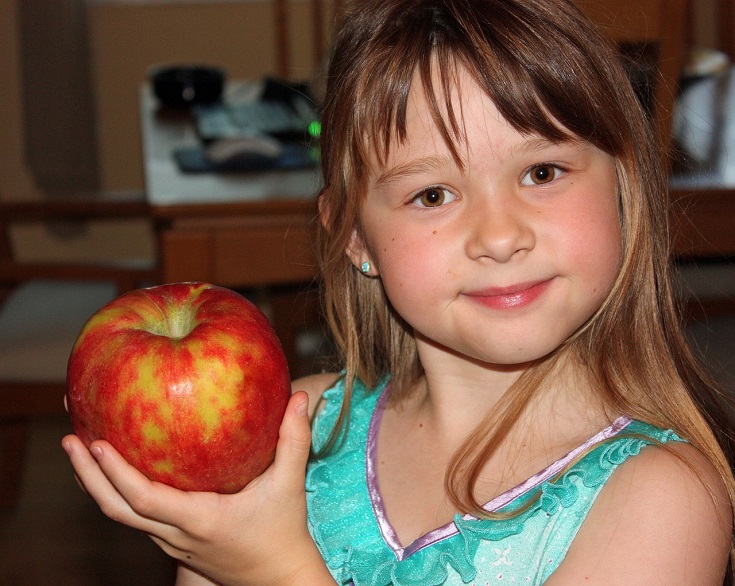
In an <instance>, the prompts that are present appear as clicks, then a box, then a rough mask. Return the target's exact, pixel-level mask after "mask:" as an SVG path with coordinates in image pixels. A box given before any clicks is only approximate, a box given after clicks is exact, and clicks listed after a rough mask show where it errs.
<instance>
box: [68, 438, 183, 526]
mask: <svg viewBox="0 0 735 586" xmlns="http://www.w3.org/2000/svg"><path fill="white" fill-rule="evenodd" d="M62 446H63V447H64V450H65V451H66V452H67V454H68V455H69V458H70V460H71V463H72V466H74V471H75V472H76V476H77V478H78V480H79V482H80V484H81V485H82V488H83V490H85V491H86V492H87V493H88V494H89V495H90V496H91V497H92V498H93V499H94V500H95V501H96V502H97V504H98V505H99V507H100V509H101V510H102V512H103V513H104V514H105V515H107V516H108V517H110V518H111V519H113V520H115V521H118V522H120V523H123V524H125V525H128V526H130V527H134V528H136V529H140V530H142V531H145V532H146V533H155V534H161V532H162V531H164V532H165V529H166V526H167V520H163V519H162V518H161V517H165V515H163V514H161V511H160V510H159V509H160V508H163V509H164V510H165V509H166V507H160V505H159V503H166V498H161V497H157V496H156V492H157V490H158V489H159V488H160V487H162V486H163V485H157V484H156V483H152V482H151V481H150V480H148V479H147V478H146V477H145V476H144V475H143V474H141V473H140V472H138V471H137V470H136V469H135V468H133V467H132V466H130V465H129V464H128V463H127V462H125V460H124V459H123V458H122V457H121V456H120V454H119V453H118V452H117V451H116V450H115V449H114V448H113V447H112V446H111V445H110V444H109V443H107V442H102V441H98V442H94V443H93V444H92V445H91V446H90V449H87V448H86V446H85V445H84V444H83V443H82V442H81V440H80V439H79V438H78V437H76V436H74V435H70V436H66V437H65V438H64V439H63V440H62ZM164 488H169V487H164ZM171 490H172V491H173V490H174V489H171ZM177 492H178V491H177ZM154 504H155V505H154Z"/></svg>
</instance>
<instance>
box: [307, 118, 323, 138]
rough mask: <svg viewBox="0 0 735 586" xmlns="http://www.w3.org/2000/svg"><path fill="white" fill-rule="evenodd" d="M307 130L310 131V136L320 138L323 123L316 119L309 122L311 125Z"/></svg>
mask: <svg viewBox="0 0 735 586" xmlns="http://www.w3.org/2000/svg"><path fill="white" fill-rule="evenodd" d="M307 132H308V133H309V136H310V137H311V138H319V136H320V135H321V133H322V124H321V122H319V121H318V120H314V121H313V122H309V126H308V128H307Z"/></svg>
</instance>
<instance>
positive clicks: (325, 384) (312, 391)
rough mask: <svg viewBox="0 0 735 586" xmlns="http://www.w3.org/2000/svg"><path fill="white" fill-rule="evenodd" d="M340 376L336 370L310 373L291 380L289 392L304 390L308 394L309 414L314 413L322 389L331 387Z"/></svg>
mask: <svg viewBox="0 0 735 586" xmlns="http://www.w3.org/2000/svg"><path fill="white" fill-rule="evenodd" d="M341 376H342V374H341V373H338V372H322V373H319V374H310V375H308V376H304V377H301V378H298V379H295V380H293V381H292V382H291V392H293V393H295V392H296V391H305V392H306V394H307V395H309V415H310V416H312V415H314V411H315V410H316V408H317V406H318V405H320V404H321V399H322V395H323V394H324V391H326V390H327V389H330V388H332V387H333V386H334V385H335V384H336V383H337V381H338V380H339V379H340V377H341Z"/></svg>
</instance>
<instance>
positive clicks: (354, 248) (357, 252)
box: [317, 192, 380, 277]
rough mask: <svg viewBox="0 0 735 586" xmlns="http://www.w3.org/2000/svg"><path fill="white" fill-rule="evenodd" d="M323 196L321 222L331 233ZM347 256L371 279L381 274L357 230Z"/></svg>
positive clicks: (349, 245)
mask: <svg viewBox="0 0 735 586" xmlns="http://www.w3.org/2000/svg"><path fill="white" fill-rule="evenodd" d="M322 194H323V192H322V193H319V195H318V196H317V205H318V206H319V221H320V222H321V223H322V226H323V227H324V229H325V230H327V231H329V230H330V229H331V226H330V225H329V214H330V210H329V204H328V203H327V201H326V198H324V197H322ZM345 254H346V255H347V258H349V259H350V262H352V264H353V265H354V266H355V267H356V268H357V270H358V271H360V272H361V273H362V274H364V275H367V276H371V277H377V276H378V275H379V274H380V273H379V272H378V267H377V266H376V265H375V263H374V262H373V260H372V257H371V256H370V252H369V251H368V249H367V246H365V241H364V240H363V238H362V235H361V234H360V232H359V230H358V229H357V228H354V229H353V230H352V234H351V235H350V241H349V242H348V244H347V248H346V249H345Z"/></svg>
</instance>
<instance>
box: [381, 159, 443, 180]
mask: <svg viewBox="0 0 735 586" xmlns="http://www.w3.org/2000/svg"><path fill="white" fill-rule="evenodd" d="M448 163H449V159H448V158H447V157H443V156H437V157H423V158H420V159H414V160H412V161H410V162H408V163H405V164H403V165H397V166H395V167H391V168H389V169H385V170H384V171H383V172H382V173H381V174H380V175H379V176H378V178H377V179H376V180H375V185H376V187H384V186H386V185H389V184H390V183H393V182H395V181H398V180H400V179H403V178H405V177H410V176H411V175H418V174H420V173H426V172H427V171H436V170H438V169H441V168H444V167H446V166H447V164H448Z"/></svg>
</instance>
